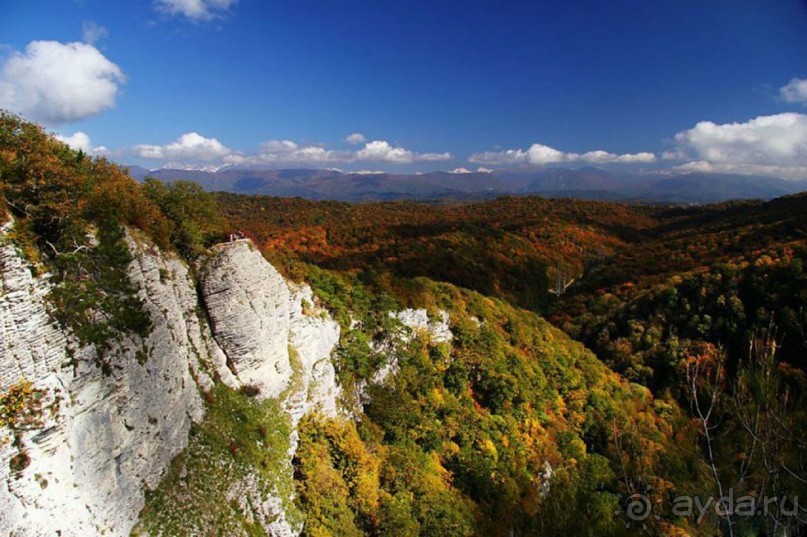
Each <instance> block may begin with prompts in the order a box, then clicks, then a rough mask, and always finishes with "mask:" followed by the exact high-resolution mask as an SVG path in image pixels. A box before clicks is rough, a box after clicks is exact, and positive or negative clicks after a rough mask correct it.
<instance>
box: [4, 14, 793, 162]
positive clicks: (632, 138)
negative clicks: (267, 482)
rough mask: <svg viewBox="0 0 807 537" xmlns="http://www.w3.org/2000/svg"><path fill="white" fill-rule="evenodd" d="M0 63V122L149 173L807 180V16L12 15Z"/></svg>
mask: <svg viewBox="0 0 807 537" xmlns="http://www.w3.org/2000/svg"><path fill="white" fill-rule="evenodd" d="M0 47H1V48H0V54H1V55H2V59H1V60H0V61H2V64H0V107H4V108H7V109H11V110H12V111H15V112H18V113H21V114H22V115H23V116H25V117H28V118H30V119H33V120H36V121H39V122H41V123H43V124H45V125H46V126H47V127H48V128H49V129H51V130H53V131H54V132H56V133H58V134H60V135H62V136H63V137H64V138H65V139H66V140H67V141H68V142H69V143H71V144H73V145H75V146H80V147H84V148H85V149H89V150H94V151H96V152H98V153H101V154H107V155H109V156H110V158H113V159H115V160H118V161H121V162H126V163H136V164H141V165H144V166H147V167H151V168H154V167H159V166H162V165H165V164H168V163H172V164H181V165H185V164H188V165H210V166H215V165H220V164H224V163H241V164H250V163H255V164H263V165H270V166H276V167H299V166H311V167H336V168H341V169H350V170H357V169H382V170H394V171H402V172H411V171H427V170H433V169H453V168H459V167H462V168H468V169H476V168H477V167H485V168H491V169H495V168H499V167H514V166H526V167H530V166H554V165H567V166H573V167H577V166H582V165H592V164H593V165H601V166H622V167H630V168H633V169H636V170H637V171H638V170H643V169H657V168H670V169H672V168H677V169H683V170H687V169H689V170H709V171H730V172H739V173H767V174H772V175H782V176H786V177H794V178H796V177H803V178H807V116H805V111H807V108H805V104H806V103H807V2H805V1H803V0H776V1H771V0H725V1H724V0H708V1H704V0H653V1H647V0H621V1H620V0H614V1H610V2H602V1H594V0H584V1H568V0H567V1H539V0H533V1H522V2H514V1H511V2H507V1H497V2H494V1H474V0H463V1H447V0H431V1H420V0H417V1H409V2H398V3H391V2H379V1H377V0H375V1H372V0H353V1H350V0H349V1H347V2H330V1H323V0H320V1H313V0H295V1H294V2H273V1H267V0H154V1H151V0H143V1H139V2H118V1H108V0H51V1H31V0H7V1H6V2H5V3H4V7H3V18H2V21H0ZM351 134H360V135H361V136H354V137H353V138H352V139H351V140H352V141H353V143H349V142H348V141H346V137H348V136H349V135H351Z"/></svg>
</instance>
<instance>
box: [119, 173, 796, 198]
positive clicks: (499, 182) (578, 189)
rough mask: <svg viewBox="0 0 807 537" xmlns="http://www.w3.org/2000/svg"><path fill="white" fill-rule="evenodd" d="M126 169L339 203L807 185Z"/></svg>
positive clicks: (705, 193) (707, 179)
mask: <svg viewBox="0 0 807 537" xmlns="http://www.w3.org/2000/svg"><path fill="white" fill-rule="evenodd" d="M128 169H129V173H130V174H131V175H132V177H134V178H135V179H137V180H143V179H144V178H145V177H154V178H155V179H159V180H161V181H166V182H170V181H176V180H189V181H194V182H197V183H199V184H200V185H202V187H204V188H205V190H208V191H223V192H233V193H237V194H264V195H271V196H282V197H302V198H306V199H311V200H336V201H384V200H388V201H391V200H400V199H416V200H418V199H420V200H426V199H446V198H457V199H466V198H490V197H495V196H499V195H506V194H516V195H518V194H538V195H543V196H547V197H570V198H580V199H599V200H622V201H648V202H660V203H713V202H720V201H726V200H730V199H748V198H760V199H772V198H775V197H778V196H783V195H787V194H794V193H797V192H802V191H806V190H807V181H804V180H801V181H788V180H784V179H779V178H775V177H765V176H752V175H737V174H718V173H700V172H695V173H669V172H655V173H648V174H631V173H625V172H612V171H608V170H603V169H600V168H594V167H585V168H578V169H571V168H547V169H543V170H536V171H521V170H519V171H497V172H493V173H481V172H471V173H451V172H430V173H424V174H410V175H399V174H391V173H372V174H370V173H355V172H342V171H339V170H333V169H279V170H276V169H260V168H243V167H227V168H222V169H219V170H217V171H205V170H180V169H170V168H165V169H158V170H147V169H145V168H141V167H139V166H129V167H128Z"/></svg>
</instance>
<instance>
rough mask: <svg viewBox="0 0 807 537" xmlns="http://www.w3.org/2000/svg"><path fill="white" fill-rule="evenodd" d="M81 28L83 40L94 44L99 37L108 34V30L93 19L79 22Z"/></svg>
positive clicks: (101, 37)
mask: <svg viewBox="0 0 807 537" xmlns="http://www.w3.org/2000/svg"><path fill="white" fill-rule="evenodd" d="M81 30H82V35H83V37H84V42H85V43H89V44H90V45H92V44H95V42H96V41H98V40H99V39H103V38H105V37H108V36H109V31H108V30H107V29H106V28H104V27H103V26H101V25H100V24H98V23H97V22H93V21H84V22H83V23H81Z"/></svg>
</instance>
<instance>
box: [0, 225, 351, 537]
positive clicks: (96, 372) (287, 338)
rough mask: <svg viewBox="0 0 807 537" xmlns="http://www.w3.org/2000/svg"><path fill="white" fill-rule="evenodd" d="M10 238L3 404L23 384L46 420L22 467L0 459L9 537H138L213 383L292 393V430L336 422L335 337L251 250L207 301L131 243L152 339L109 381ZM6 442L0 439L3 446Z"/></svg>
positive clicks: (1, 315) (0, 292) (226, 247)
mask: <svg viewBox="0 0 807 537" xmlns="http://www.w3.org/2000/svg"><path fill="white" fill-rule="evenodd" d="M0 231H2V234H0V269H2V274H0V394H2V393H5V392H6V391H7V390H8V389H9V387H11V386H12V385H13V384H15V383H16V382H18V381H20V380H21V379H26V380H29V381H32V382H33V383H34V386H35V387H36V388H37V389H38V390H41V391H42V393H43V394H44V395H43V408H45V409H47V410H48V412H47V413H46V414H47V415H46V416H45V417H44V424H43V425H42V426H41V427H36V428H33V429H31V430H28V431H25V432H23V433H22V445H23V449H24V451H25V453H26V454H27V456H28V457H29V458H30V463H29V464H28V466H27V467H26V468H24V469H23V470H22V471H18V472H17V471H12V470H11V468H10V462H11V458H12V457H14V456H15V454H17V453H18V452H19V448H18V447H17V446H13V445H11V444H10V443H8V442H5V443H4V445H3V447H0V535H25V536H27V535H56V534H60V535H62V536H68V535H77V536H78V535H81V536H85V535H100V534H104V535H127V534H129V532H130V531H131V529H132V527H133V526H134V524H135V523H136V521H137V518H138V514H139V512H140V511H141V509H142V508H143V505H144V490H145V489H148V488H154V487H156V486H157V485H158V484H159V482H160V480H161V478H162V477H163V475H164V473H165V471H166V469H167V468H168V466H169V464H170V462H171V460H172V459H173V458H174V457H175V456H176V455H177V454H179V453H180V452H181V451H182V450H183V449H184V448H185V447H186V446H187V444H188V434H189V431H190V428H191V425H192V424H193V423H194V422H197V421H199V420H201V419H203V416H204V412H205V406H204V403H203V397H202V393H203V392H204V391H205V390H207V389H209V388H210V387H212V386H213V383H214V382H215V381H216V380H217V379H218V380H220V381H222V382H225V383H226V384H228V385H229V386H231V387H239V386H241V385H255V386H257V387H259V388H260V390H261V392H260V395H261V397H278V396H280V395H281V394H283V395H284V397H285V400H284V402H283V406H284V408H285V409H286V411H288V412H289V414H290V415H291V418H292V423H293V424H295V425H296V423H297V422H298V421H299V419H300V418H301V417H302V416H303V415H304V414H305V413H306V412H311V411H314V410H316V411H318V412H321V413H323V414H325V415H331V416H333V415H336V414H337V413H338V404H337V401H338V400H339V396H340V395H339V387H338V385H337V383H336V378H335V373H334V369H333V363H332V362H331V359H330V355H331V352H332V351H333V349H334V347H335V346H336V344H337V343H338V341H339V327H338V325H337V324H336V323H335V322H334V321H333V320H331V319H330V317H329V316H328V315H327V312H324V311H322V310H317V309H316V308H315V307H313V308H312V305H313V303H314V300H313V297H312V295H311V290H310V289H309V288H308V287H306V286H296V285H291V284H289V283H287V282H286V281H285V280H284V279H283V278H282V276H281V275H280V274H279V273H278V272H277V271H276V270H275V269H274V268H273V267H272V266H271V265H270V264H269V263H267V262H266V261H265V260H264V259H263V257H262V256H261V254H260V253H259V252H257V250H255V249H254V247H253V246H252V245H251V243H249V242H248V241H236V242H234V243H228V244H223V245H220V246H218V247H216V248H215V249H214V250H213V251H212V253H211V255H210V257H209V259H208V260H207V262H206V263H205V265H204V266H203V267H201V268H200V275H201V277H200V282H199V285H198V288H199V289H200V290H201V293H200V294H201V296H200V295H199V294H197V285H196V283H195V282H194V280H193V277H192V276H191V274H190V271H189V269H188V267H187V266H186V265H185V264H184V263H183V262H182V261H181V260H179V259H177V258H176V257H174V256H172V255H169V254H165V253H163V252H160V251H159V250H158V249H157V248H155V247H153V246H150V245H148V244H140V243H138V242H136V241H135V240H134V239H132V238H129V245H130V248H131V249H132V250H133V253H134V254H135V260H134V261H133V262H132V264H131V266H130V278H131V281H132V283H133V284H134V285H135V287H137V288H138V289H139V293H140V296H141V298H143V299H144V301H145V304H146V308H147V310H148V312H149V313H150V315H151V318H152V322H153V325H154V326H153V329H152V331H151V332H150V334H149V335H148V336H147V337H145V338H139V337H137V336H131V337H127V338H124V339H121V340H120V341H118V342H117V343H116V345H115V348H114V349H113V350H112V352H111V353H110V354H109V356H110V359H109V362H110V367H109V370H108V371H102V368H101V367H99V364H98V361H97V360H96V359H95V352H94V349H92V348H90V347H86V346H81V345H80V344H79V343H78V341H77V340H76V339H75V338H74V337H73V336H72V335H70V334H69V333H68V332H67V331H65V330H64V329H62V328H61V327H60V326H58V324H56V323H55V322H54V321H53V319H52V318H51V316H50V315H49V314H48V311H47V308H48V306H47V301H46V295H47V293H48V290H49V283H48V278H47V277H46V276H34V275H33V273H32V267H30V266H29V264H28V263H27V262H26V261H25V260H24V259H23V258H22V257H21V255H20V254H19V253H18V252H17V251H16V250H15V248H14V247H13V246H12V245H11V244H10V242H9V241H8V239H7V238H6V233H7V231H8V225H6V226H5V227H4V228H3V229H2V230H0ZM205 310H206V311H205ZM290 349H292V350H291V351H290ZM50 411H52V415H51V413H50ZM9 434H10V433H9V431H8V430H7V429H2V428H0V438H8V437H9ZM0 443H2V442H0ZM295 445H296V443H294V442H293V445H292V448H294V446H295ZM289 456H291V453H290V454H289ZM240 486H241V487H242V488H241V489H238V491H237V492H238V494H239V495H241V496H245V497H250V498H252V499H251V500H250V501H249V503H250V505H252V506H253V509H254V512H253V513H252V516H254V517H255V519H256V520H258V521H259V522H260V523H261V524H262V525H263V526H264V529H265V530H266V531H267V532H268V533H269V534H270V535H294V534H296V533H298V532H299V528H298V527H293V526H292V525H291V524H290V523H287V522H285V519H284V517H283V513H282V512H279V511H282V506H280V505H279V502H278V501H276V499H275V498H272V497H271V495H269V496H267V494H266V491H259V490H257V489H256V486H257V485H256V484H255V483H251V482H245V483H242V484H241V485H240ZM259 493H260V494H259ZM258 499H260V501H258Z"/></svg>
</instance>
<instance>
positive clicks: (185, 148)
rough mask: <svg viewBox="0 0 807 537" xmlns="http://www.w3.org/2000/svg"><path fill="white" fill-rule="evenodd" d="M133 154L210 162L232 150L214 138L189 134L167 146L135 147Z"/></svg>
mask: <svg viewBox="0 0 807 537" xmlns="http://www.w3.org/2000/svg"><path fill="white" fill-rule="evenodd" d="M133 152H134V154H135V155H137V156H138V157H141V158H146V159H155V160H164V159H171V160H191V161H211V160H215V159H220V158H223V157H226V156H228V155H230V154H231V153H232V150H230V149H229V148H228V147H225V146H224V145H223V144H222V143H221V142H219V141H218V140H216V139H215V138H205V137H204V136H202V135H201V134H198V133H196V132H189V133H186V134H183V135H182V136H180V137H179V138H177V139H176V141H174V142H171V143H170V144H167V145H151V144H140V145H136V146H134V148H133Z"/></svg>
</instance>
